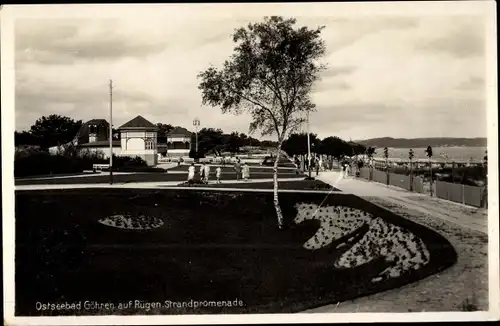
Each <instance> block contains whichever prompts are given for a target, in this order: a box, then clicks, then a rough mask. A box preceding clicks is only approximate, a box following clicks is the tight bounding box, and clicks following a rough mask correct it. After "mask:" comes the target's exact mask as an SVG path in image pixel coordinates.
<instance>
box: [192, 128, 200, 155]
mask: <svg viewBox="0 0 500 326" xmlns="http://www.w3.org/2000/svg"><path fill="white" fill-rule="evenodd" d="M193 126H194V129H195V134H196V145H195V146H196V147H195V148H196V159H197V158H198V127H199V126H200V119H198V118H194V119H193Z"/></svg>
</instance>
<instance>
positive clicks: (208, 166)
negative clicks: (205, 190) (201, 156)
mask: <svg viewBox="0 0 500 326" xmlns="http://www.w3.org/2000/svg"><path fill="white" fill-rule="evenodd" d="M204 176H205V178H204V179H203V181H204V182H205V183H208V178H209V177H210V165H208V164H205V169H204Z"/></svg>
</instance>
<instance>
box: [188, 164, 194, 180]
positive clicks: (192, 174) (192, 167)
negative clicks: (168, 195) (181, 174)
mask: <svg viewBox="0 0 500 326" xmlns="http://www.w3.org/2000/svg"><path fill="white" fill-rule="evenodd" d="M193 178H194V163H191V166H190V167H189V168H188V182H189V181H191V180H193Z"/></svg>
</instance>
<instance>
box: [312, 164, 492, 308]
mask: <svg viewBox="0 0 500 326" xmlns="http://www.w3.org/2000/svg"><path fill="white" fill-rule="evenodd" d="M316 178H317V179H319V180H322V181H323V182H326V183H329V184H331V185H333V186H334V187H336V188H338V189H340V190H341V191H343V192H344V193H351V194H354V195H357V196H359V197H361V198H363V199H365V200H367V201H370V202H372V203H374V204H376V205H379V206H381V207H384V208H385V209H388V210H390V211H392V212H394V213H396V214H398V215H400V216H403V217H404V218H406V219H409V220H411V221H413V222H416V223H419V224H422V225H424V226H426V227H428V228H430V229H433V230H434V231H436V232H438V233H440V234H441V235H443V236H444V237H445V238H446V239H448V241H450V243H451V244H452V245H453V247H454V248H455V250H456V252H457V254H458V260H457V262H456V264H455V265H453V266H452V267H450V268H448V269H446V270H444V271H443V272H441V273H438V274H435V275H431V276H429V277H427V278H425V279H422V280H420V281H418V282H414V283H411V284H408V285H405V286H402V287H400V288H396V289H392V290H389V291H385V292H380V293H376V294H373V295H369V296H366V297H361V298H357V299H354V300H350V301H345V302H339V303H337V304H331V305H326V306H322V307H318V308H314V309H309V310H307V311H305V313H332V312H337V313H353V312H361V313H398V312H402V313H405V312H425V311H427V312H450V311H463V308H462V307H463V305H464V303H466V302H470V303H472V304H473V305H474V306H475V307H477V309H479V310H488V305H489V302H488V301H489V300H488V237H487V219H488V213H487V211H486V210H484V209H476V208H472V207H468V206H465V205H461V204H457V203H453V202H449V201H445V200H441V199H437V198H432V197H430V196H428V195H424V194H415V193H412V192H409V191H406V190H404V189H399V188H396V187H391V186H386V185H383V184H380V183H375V182H369V181H365V180H361V179H356V178H352V177H349V178H346V179H342V178H340V173H339V172H323V173H320V175H319V176H318V177H316ZM467 300H468V301H467Z"/></svg>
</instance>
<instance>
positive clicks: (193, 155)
mask: <svg viewBox="0 0 500 326" xmlns="http://www.w3.org/2000/svg"><path fill="white" fill-rule="evenodd" d="M189 157H190V158H194V159H198V158H205V153H202V152H200V151H198V152H196V149H192V150H190V151H189Z"/></svg>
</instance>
